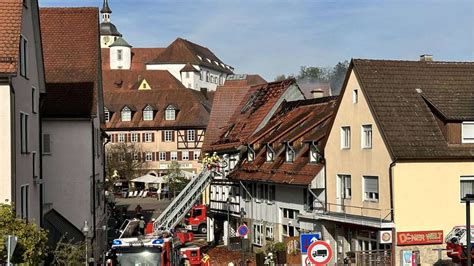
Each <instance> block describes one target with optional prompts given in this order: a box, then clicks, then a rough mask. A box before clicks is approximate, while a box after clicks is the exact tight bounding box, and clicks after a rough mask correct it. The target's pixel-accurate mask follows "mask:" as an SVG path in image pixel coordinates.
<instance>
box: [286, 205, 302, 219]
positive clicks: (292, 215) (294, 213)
mask: <svg viewBox="0 0 474 266" xmlns="http://www.w3.org/2000/svg"><path fill="white" fill-rule="evenodd" d="M282 211H283V218H287V219H297V218H298V215H299V213H300V212H299V211H298V210H292V209H285V208H284V209H282Z"/></svg>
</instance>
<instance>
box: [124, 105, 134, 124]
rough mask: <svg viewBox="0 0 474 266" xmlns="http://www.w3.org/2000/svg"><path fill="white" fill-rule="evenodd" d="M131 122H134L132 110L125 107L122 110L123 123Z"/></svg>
mask: <svg viewBox="0 0 474 266" xmlns="http://www.w3.org/2000/svg"><path fill="white" fill-rule="evenodd" d="M130 120H132V111H131V110H130V108H128V107H127V106H125V107H124V108H123V109H122V121H130Z"/></svg>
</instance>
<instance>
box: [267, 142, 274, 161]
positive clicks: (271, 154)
mask: <svg viewBox="0 0 474 266" xmlns="http://www.w3.org/2000/svg"><path fill="white" fill-rule="evenodd" d="M266 146H267V158H266V161H267V162H273V157H274V155H275V151H274V150H273V148H272V146H271V145H270V144H267V145H266Z"/></svg>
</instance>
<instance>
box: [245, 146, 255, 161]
mask: <svg viewBox="0 0 474 266" xmlns="http://www.w3.org/2000/svg"><path fill="white" fill-rule="evenodd" d="M247 150H248V151H247V161H248V162H253V161H254V160H255V151H254V150H253V147H252V145H248V146H247Z"/></svg>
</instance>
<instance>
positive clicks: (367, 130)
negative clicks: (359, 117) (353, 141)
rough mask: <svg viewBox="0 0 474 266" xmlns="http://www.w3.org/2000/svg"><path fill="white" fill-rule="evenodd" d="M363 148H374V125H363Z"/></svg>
mask: <svg viewBox="0 0 474 266" xmlns="http://www.w3.org/2000/svg"><path fill="white" fill-rule="evenodd" d="M361 143H362V148H363V149H372V125H363V126H362V140H361Z"/></svg>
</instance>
